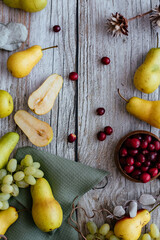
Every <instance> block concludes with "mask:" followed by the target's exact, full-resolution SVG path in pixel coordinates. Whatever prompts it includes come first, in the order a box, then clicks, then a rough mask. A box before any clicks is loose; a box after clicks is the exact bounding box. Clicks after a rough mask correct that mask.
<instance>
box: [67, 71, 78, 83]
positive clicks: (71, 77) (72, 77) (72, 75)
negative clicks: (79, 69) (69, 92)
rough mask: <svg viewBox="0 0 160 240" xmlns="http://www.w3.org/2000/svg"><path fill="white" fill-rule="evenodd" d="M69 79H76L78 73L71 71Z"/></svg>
mask: <svg viewBox="0 0 160 240" xmlns="http://www.w3.org/2000/svg"><path fill="white" fill-rule="evenodd" d="M69 79H70V80H72V81H76V80H77V79H78V73H76V72H71V73H70V74H69Z"/></svg>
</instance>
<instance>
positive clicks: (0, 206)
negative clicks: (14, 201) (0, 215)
mask: <svg viewBox="0 0 160 240" xmlns="http://www.w3.org/2000/svg"><path fill="white" fill-rule="evenodd" d="M2 208H3V202H1V201H0V210H1V209H2Z"/></svg>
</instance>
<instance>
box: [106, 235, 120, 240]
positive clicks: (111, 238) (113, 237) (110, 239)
mask: <svg viewBox="0 0 160 240" xmlns="http://www.w3.org/2000/svg"><path fill="white" fill-rule="evenodd" d="M109 240H120V239H119V238H117V237H116V236H115V235H111V236H110V238H109Z"/></svg>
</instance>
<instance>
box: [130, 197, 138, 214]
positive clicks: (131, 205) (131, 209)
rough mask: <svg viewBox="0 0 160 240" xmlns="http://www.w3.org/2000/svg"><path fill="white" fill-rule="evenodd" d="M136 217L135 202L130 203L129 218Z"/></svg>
mask: <svg viewBox="0 0 160 240" xmlns="http://www.w3.org/2000/svg"><path fill="white" fill-rule="evenodd" d="M136 215H137V202H136V201H131V202H130V204H129V216H130V217H131V218H134V217H135V216H136Z"/></svg>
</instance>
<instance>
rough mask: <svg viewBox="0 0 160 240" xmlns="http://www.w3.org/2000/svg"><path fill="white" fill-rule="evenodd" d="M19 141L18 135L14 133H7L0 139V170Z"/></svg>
mask: <svg viewBox="0 0 160 240" xmlns="http://www.w3.org/2000/svg"><path fill="white" fill-rule="evenodd" d="M18 141H19V135H18V133H15V132H9V133H7V134H5V135H4V136H3V137H2V138H1V139H0V152H1V154H0V169H2V168H4V167H5V165H6V164H7V162H8V159H9V156H10V154H11V153H12V151H13V149H14V148H15V146H16V145H17V143H18Z"/></svg>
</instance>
